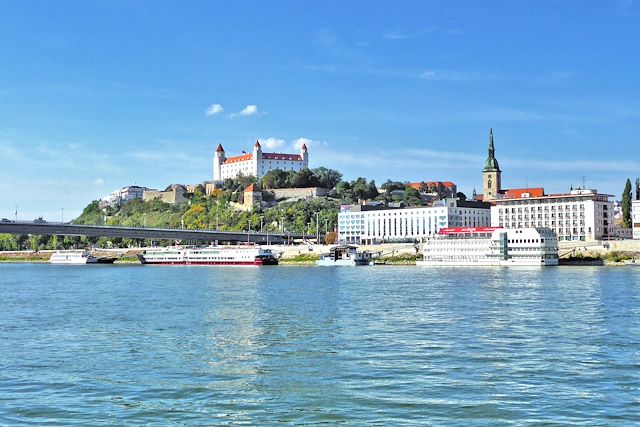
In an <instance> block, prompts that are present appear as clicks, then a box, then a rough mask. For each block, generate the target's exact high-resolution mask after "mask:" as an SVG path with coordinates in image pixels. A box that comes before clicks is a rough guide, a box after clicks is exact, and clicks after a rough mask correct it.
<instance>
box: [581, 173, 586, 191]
mask: <svg viewBox="0 0 640 427" xmlns="http://www.w3.org/2000/svg"><path fill="white" fill-rule="evenodd" d="M586 182H587V177H586V176H584V175H582V189H583V190H585V189H586V188H587V184H586Z"/></svg>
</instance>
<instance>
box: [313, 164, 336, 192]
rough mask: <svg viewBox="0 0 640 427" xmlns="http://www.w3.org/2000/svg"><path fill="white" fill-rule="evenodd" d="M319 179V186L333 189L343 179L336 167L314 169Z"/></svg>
mask: <svg viewBox="0 0 640 427" xmlns="http://www.w3.org/2000/svg"><path fill="white" fill-rule="evenodd" d="M312 172H313V174H314V175H315V176H316V178H317V180H318V184H317V185H318V186H319V187H322V188H328V189H333V188H335V186H336V185H337V184H338V183H339V182H340V180H341V179H342V174H341V173H340V172H338V171H337V170H334V169H328V168H324V167H320V168H315V169H313V170H312Z"/></svg>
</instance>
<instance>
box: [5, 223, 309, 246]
mask: <svg viewBox="0 0 640 427" xmlns="http://www.w3.org/2000/svg"><path fill="white" fill-rule="evenodd" d="M0 233H7V234H39V235H46V236H86V237H112V238H123V239H149V240H181V241H198V242H214V241H216V240H217V241H220V242H252V243H275V244H278V243H284V242H287V241H293V240H298V239H305V238H310V239H315V237H316V236H304V235H302V234H292V233H257V232H234V231H218V230H183V229H172V228H142V227H112V226H102V225H76V224H68V223H64V224H63V223H51V222H46V223H37V222H20V221H9V222H5V221H3V222H0Z"/></svg>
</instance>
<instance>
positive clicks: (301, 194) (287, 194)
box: [267, 187, 331, 201]
mask: <svg viewBox="0 0 640 427" xmlns="http://www.w3.org/2000/svg"><path fill="white" fill-rule="evenodd" d="M267 191H269V192H270V193H272V194H273V195H274V197H275V199H276V200H284V199H286V200H291V201H294V200H304V199H308V198H312V197H324V196H326V195H327V194H329V192H330V191H331V190H327V189H326V188H320V187H308V188H276V189H273V190H267Z"/></svg>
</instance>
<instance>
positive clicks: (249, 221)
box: [247, 217, 251, 243]
mask: <svg viewBox="0 0 640 427" xmlns="http://www.w3.org/2000/svg"><path fill="white" fill-rule="evenodd" d="M247 223H248V224H249V228H248V229H247V243H249V242H250V239H249V233H251V217H249V219H248V220H247Z"/></svg>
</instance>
